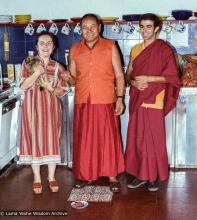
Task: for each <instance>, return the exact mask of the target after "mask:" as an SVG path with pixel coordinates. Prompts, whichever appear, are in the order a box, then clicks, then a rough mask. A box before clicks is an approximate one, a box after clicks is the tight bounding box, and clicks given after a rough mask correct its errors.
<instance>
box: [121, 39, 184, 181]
mask: <svg viewBox="0 0 197 220" xmlns="http://www.w3.org/2000/svg"><path fill="white" fill-rule="evenodd" d="M140 75H155V76H164V77H165V79H166V81H167V83H149V86H148V88H146V89H145V90H143V91H140V90H138V89H137V88H135V87H131V88H130V103H129V113H130V116H129V125H128V132H127V146H126V154H125V163H126V172H128V173H130V174H132V175H134V176H136V177H137V178H139V179H141V180H149V181H155V180H156V179H157V178H158V177H159V178H160V180H161V181H162V180H165V179H167V178H168V158H167V150H166V137H165V120H164V119H165V115H166V114H167V113H168V112H169V111H170V110H171V109H172V108H173V107H174V106H175V103H176V100H177V98H178V94H179V88H180V80H179V76H178V69H177V65H176V61H175V57H174V54H173V51H172V49H171V47H170V46H169V45H168V44H167V43H166V42H164V41H163V40H155V41H154V42H153V43H152V44H150V45H149V46H148V47H146V48H145V49H144V50H143V51H142V52H141V53H140V54H139V55H138V56H137V57H136V58H135V59H134V61H133V72H132V77H135V76H140ZM162 90H165V98H164V109H152V108H144V107H141V104H142V103H143V102H145V103H151V104H153V103H155V98H156V95H157V94H158V93H160V92H161V91H162Z"/></svg>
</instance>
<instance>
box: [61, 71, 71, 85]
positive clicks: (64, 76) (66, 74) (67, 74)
mask: <svg viewBox="0 0 197 220" xmlns="http://www.w3.org/2000/svg"><path fill="white" fill-rule="evenodd" d="M61 77H62V79H63V80H65V81H66V82H68V81H69V80H70V79H72V76H71V74H70V71H69V70H66V71H64V72H63V73H62V74H61Z"/></svg>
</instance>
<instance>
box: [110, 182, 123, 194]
mask: <svg viewBox="0 0 197 220" xmlns="http://www.w3.org/2000/svg"><path fill="white" fill-rule="evenodd" d="M109 188H110V190H111V192H114V193H118V192H120V189H121V186H120V182H118V181H116V182H115V181H114V182H109Z"/></svg>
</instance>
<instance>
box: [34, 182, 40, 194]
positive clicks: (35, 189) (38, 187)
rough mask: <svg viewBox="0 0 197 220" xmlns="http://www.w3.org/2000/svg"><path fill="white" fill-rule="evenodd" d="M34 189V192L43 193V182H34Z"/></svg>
mask: <svg viewBox="0 0 197 220" xmlns="http://www.w3.org/2000/svg"><path fill="white" fill-rule="evenodd" d="M32 189H33V192H34V194H41V193H42V184H41V182H36V183H33V186H32Z"/></svg>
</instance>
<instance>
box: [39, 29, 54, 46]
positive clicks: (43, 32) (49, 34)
mask: <svg viewBox="0 0 197 220" xmlns="http://www.w3.org/2000/svg"><path fill="white" fill-rule="evenodd" d="M41 36H49V37H50V38H51V40H52V42H53V45H54V50H55V49H56V48H57V47H58V41H57V37H56V36H55V35H54V34H52V33H51V32H49V31H42V32H40V33H39V34H37V35H36V45H38V40H39V38H40V37H41Z"/></svg>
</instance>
